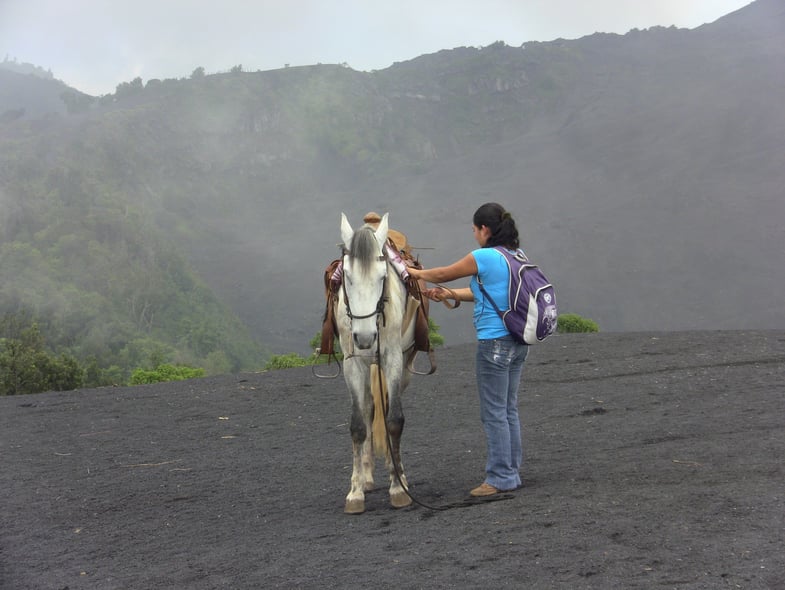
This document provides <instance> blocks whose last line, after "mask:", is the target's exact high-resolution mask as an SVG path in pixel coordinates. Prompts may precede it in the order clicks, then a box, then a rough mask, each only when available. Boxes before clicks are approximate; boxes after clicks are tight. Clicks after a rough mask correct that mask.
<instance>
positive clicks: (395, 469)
mask: <svg viewBox="0 0 785 590" xmlns="http://www.w3.org/2000/svg"><path fill="white" fill-rule="evenodd" d="M387 216H388V215H387V214H386V213H385V215H384V217H383V218H382V220H381V221H380V223H379V224H378V228H374V227H373V226H371V225H364V226H363V227H361V228H359V229H358V230H357V231H356V232H355V231H354V230H352V227H351V225H350V224H349V221H348V220H347V219H346V215H345V214H343V213H342V214H341V237H342V239H343V244H344V253H343V281H342V288H341V292H340V293H339V295H338V301H337V302H336V305H335V319H336V324H337V327H338V333H339V338H340V341H341V350H342V351H343V354H344V361H343V373H344V378H345V379H346V385H347V386H348V388H349V392H350V393H351V396H352V416H351V425H350V431H351V435H352V451H353V456H354V458H353V462H352V480H351V489H350V490H349V493H348V495H347V496H346V504H345V507H344V511H345V512H347V513H349V514H359V513H361V512H364V511H365V492H367V491H370V490H372V489H373V488H374V481H373V470H374V451H375V452H376V455H377V456H379V457H385V459H386V465H387V469H388V471H389V474H390V503H391V504H392V505H393V506H394V507H395V508H402V507H404V506H409V505H410V504H411V503H412V500H411V498H410V497H409V495H408V493H407V489H406V487H407V483H406V476H405V475H404V472H403V465H402V464H401V456H400V442H401V433H402V432H403V424H404V417H403V409H402V406H401V394H402V393H403V390H404V389H405V388H406V386H407V385H408V383H409V379H410V377H411V375H410V373H409V371H407V370H405V366H406V361H407V358H408V356H409V355H410V354H412V353H413V349H414V324H415V322H414V321H413V320H412V315H411V305H409V313H407V300H410V301H414V300H412V299H411V298H409V297H408V295H407V292H406V288H405V285H404V284H403V281H402V280H401V279H400V277H399V276H398V275H397V273H396V272H395V270H394V268H393V267H392V265H391V264H390V263H389V261H388V258H387V256H386V254H385V249H384V244H385V242H386V240H387V232H388V224H387V223H388V222H387ZM415 304H416V301H415ZM415 311H416V307H415ZM385 422H386V424H385ZM388 435H389V439H388Z"/></svg>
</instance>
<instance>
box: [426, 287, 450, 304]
mask: <svg viewBox="0 0 785 590" xmlns="http://www.w3.org/2000/svg"><path fill="white" fill-rule="evenodd" d="M422 293H423V295H425V296H426V297H427V298H428V299H430V300H431V301H444V300H445V299H447V296H448V294H449V293H448V292H447V289H442V288H441V287H433V288H432V289H425V291H423V292H422Z"/></svg>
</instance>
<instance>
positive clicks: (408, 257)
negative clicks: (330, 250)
mask: <svg viewBox="0 0 785 590" xmlns="http://www.w3.org/2000/svg"><path fill="white" fill-rule="evenodd" d="M393 232H394V230H390V232H389V233H390V234H391V235H390V236H389V237H388V239H387V244H388V246H390V247H391V248H392V249H393V250H394V251H396V252H398V254H399V255H400V257H401V259H402V260H403V261H404V263H405V264H406V266H409V267H414V268H422V265H420V263H419V261H418V260H417V259H415V258H414V257H413V256H412V254H411V251H410V250H409V248H408V246H407V245H406V237H405V236H404V235H403V234H401V233H400V232H394V233H393ZM399 245H400V246H403V247H399ZM341 264H342V259H340V258H338V259H336V260H333V261H332V262H331V263H330V264H328V265H327V268H326V269H325V270H324V291H325V299H326V302H325V310H324V317H323V318H322V339H321V345H320V347H319V349H318V350H317V354H326V355H328V359H330V358H335V339H336V335H337V334H338V327H337V325H336V323H335V305H336V304H337V303H338V299H339V293H340V290H341V282H340V280H337V279H336V278H335V275H336V272H335V271H336V269H337V268H338V267H339V266H340V265H341ZM404 284H405V285H406V291H407V293H408V294H409V296H410V297H412V298H413V299H415V300H417V301H418V302H419V305H417V310H416V317H415V318H414V321H415V324H414V351H413V353H412V358H411V359H410V363H411V361H413V357H414V354H416V353H417V352H426V353H428V355H429V358H430V363H431V370H430V372H429V373H428V374H430V373H433V372H434V371H435V370H436V364H435V362H434V356H433V350H432V348H431V341H430V337H429V335H430V327H429V324H428V304H429V300H428V298H427V297H424V296H423V294H422V290H423V289H424V288H425V283H424V281H418V280H416V279H415V278H414V277H411V276H410V277H408V278H407V279H406V280H405V281H404ZM410 368H411V367H410Z"/></svg>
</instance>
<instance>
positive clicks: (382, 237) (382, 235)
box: [376, 213, 389, 246]
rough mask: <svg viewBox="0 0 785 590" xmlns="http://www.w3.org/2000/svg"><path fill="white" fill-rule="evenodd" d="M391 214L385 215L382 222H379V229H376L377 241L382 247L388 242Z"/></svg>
mask: <svg viewBox="0 0 785 590" xmlns="http://www.w3.org/2000/svg"><path fill="white" fill-rule="evenodd" d="M388 215H389V213H385V214H384V216H383V217H382V220H381V221H380V222H379V227H377V228H376V241H377V242H379V245H380V246H383V245H384V244H385V242H386V241H387V230H388V229H389V225H388V223H387V216H388Z"/></svg>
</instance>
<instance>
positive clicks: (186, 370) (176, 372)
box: [130, 364, 205, 385]
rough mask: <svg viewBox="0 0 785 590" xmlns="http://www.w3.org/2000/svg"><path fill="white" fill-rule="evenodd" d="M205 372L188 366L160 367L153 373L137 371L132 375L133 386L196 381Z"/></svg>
mask: <svg viewBox="0 0 785 590" xmlns="http://www.w3.org/2000/svg"><path fill="white" fill-rule="evenodd" d="M204 375H205V371H204V369H202V368H199V367H188V366H186V365H169V364H161V365H158V366H157V367H156V368H155V369H153V370H152V371H148V370H147V369H136V370H135V371H134V372H133V373H132V374H131V381H130V383H131V385H143V384H146V383H164V382H167V381H183V380H185V379H196V378H198V377H204Z"/></svg>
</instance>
